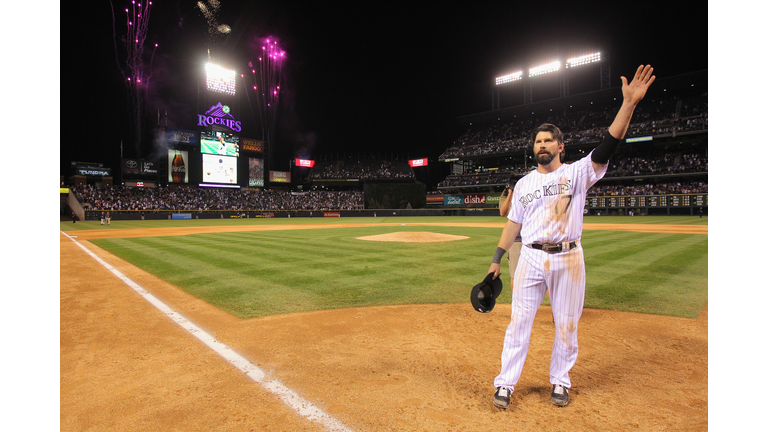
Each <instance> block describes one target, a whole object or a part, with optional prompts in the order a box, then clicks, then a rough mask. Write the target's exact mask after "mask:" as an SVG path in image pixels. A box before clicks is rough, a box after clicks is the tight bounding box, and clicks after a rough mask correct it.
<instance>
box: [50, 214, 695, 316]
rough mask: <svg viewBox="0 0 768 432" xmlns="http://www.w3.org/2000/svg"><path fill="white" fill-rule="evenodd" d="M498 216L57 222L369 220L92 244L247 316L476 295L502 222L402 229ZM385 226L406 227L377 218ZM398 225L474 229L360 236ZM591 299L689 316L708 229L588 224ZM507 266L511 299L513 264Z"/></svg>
mask: <svg viewBox="0 0 768 432" xmlns="http://www.w3.org/2000/svg"><path fill="white" fill-rule="evenodd" d="M610 219H612V218H611V217H592V218H590V217H585V218H584V221H585V223H659V224H693V225H703V224H706V222H707V219H706V218H701V219H700V218H698V217H690V216H688V217H679V218H678V217H669V216H667V217H616V218H615V219H616V220H615V221H609V220H610ZM504 221H505V219H504V218H500V217H484V216H469V217H434V218H433V217H389V218H386V217H381V218H333V219H323V218H313V219H307V218H292V219H229V220H228V219H222V220H218V219H203V220H169V221H166V220H161V221H112V225H109V226H106V225H104V226H102V225H100V224H99V222H97V221H96V222H78V223H76V224H72V223H71V222H70V223H66V222H62V223H61V229H62V231H65V232H70V231H73V230H82V229H117V228H121V229H125V228H132V227H135V228H156V227H171V226H213V225H223V224H225V225H232V224H263V225H273V224H307V223H312V224H314V223H323V224H329V225H330V226H332V225H333V224H349V223H370V225H369V226H366V227H361V228H358V227H354V228H348V227H347V228H341V227H338V228H331V227H329V228H324V229H317V230H289V231H251V232H234V233H218V234H194V235H185V236H173V237H143V238H142V237H137V238H114V239H99V240H92V242H93V243H94V244H96V245H98V246H99V247H101V248H103V249H105V250H107V251H109V252H111V253H113V254H115V255H116V256H119V257H120V258H122V259H125V260H126V261H128V262H130V263H132V264H134V265H136V266H137V267H139V268H141V269H143V270H145V271H147V272H149V273H151V274H154V275H156V276H157V277H159V278H161V279H163V280H165V281H167V282H169V283H171V284H173V285H175V286H177V287H179V288H181V289H183V290H185V291H187V292H189V293H190V294H192V295H194V296H196V297H198V298H201V299H203V300H205V301H206V302H209V303H210V304H212V305H214V306H216V307H218V308H220V309H222V310H224V311H227V312H229V313H231V314H233V315H235V316H237V317H240V318H252V317H259V316H266V315H273V314H282V313H291V312H302V311H310V310H321V309H331V308H346V307H363V306H374V305H395V304H418V303H453V302H466V303H467V304H468V303H469V292H470V289H471V287H472V286H473V285H475V284H476V283H478V282H480V281H481V280H482V278H483V277H484V275H485V272H486V270H487V269H488V266H489V263H490V256H491V255H492V252H493V250H494V249H495V247H496V244H497V242H498V239H499V235H500V234H501V228H487V227H480V228H477V227H441V226H401V225H399V224H400V223H402V224H406V223H433V222H434V223H472V222H499V223H503V222H504ZM380 223H398V225H397V226H380V225H377V224H380ZM401 231H410V232H413V231H418V232H423V231H428V232H433V233H443V234H452V235H460V236H468V237H470V238H469V239H466V240H456V241H450V242H436V243H400V242H373V241H364V240H358V239H357V237H361V236H370V235H376V234H385V233H391V232H401ZM582 244H583V246H584V251H585V252H584V255H585V261H586V267H587V294H586V300H585V307H587V308H601V309H614V310H621V311H634V312H642V313H652V314H663V315H673V316H680V317H689V318H693V317H696V316H697V315H698V313H699V312H700V311H701V310H702V308H703V307H704V305H705V304H706V302H707V256H708V252H707V248H708V237H707V236H706V235H701V234H698V235H697V234H656V233H634V232H627V231H589V230H585V231H584V233H583V236H582ZM503 264H504V265H502V275H501V276H500V277H502V278H503V279H502V281H503V282H504V290H503V292H502V294H501V296H500V298H499V299H498V301H499V302H502V303H504V302H509V301H510V300H511V291H510V289H509V272H508V267H507V265H506V259H505V260H504V261H503Z"/></svg>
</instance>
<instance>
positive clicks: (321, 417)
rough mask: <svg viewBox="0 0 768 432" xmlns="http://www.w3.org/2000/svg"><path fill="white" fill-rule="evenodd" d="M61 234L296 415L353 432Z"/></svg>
mask: <svg viewBox="0 0 768 432" xmlns="http://www.w3.org/2000/svg"><path fill="white" fill-rule="evenodd" d="M61 233H62V234H64V235H65V236H67V237H68V238H69V239H71V240H72V241H73V242H75V244H76V245H78V246H80V248H82V249H83V250H84V251H85V252H86V253H88V255H90V256H92V257H93V258H94V259H95V260H96V261H98V262H99V264H101V265H103V266H104V267H106V268H107V270H109V271H111V272H112V273H113V274H114V275H115V276H117V277H118V278H119V279H120V280H122V281H123V282H125V283H126V285H128V286H129V287H131V288H133V289H134V291H136V292H137V293H139V294H140V295H141V296H142V297H144V299H146V300H147V301H148V302H150V303H151V304H152V305H154V306H155V307H156V308H158V309H160V311H161V312H163V313H164V314H165V315H167V316H168V317H169V318H171V319H172V320H173V321H174V322H176V324H178V325H180V326H181V327H182V328H183V329H184V330H186V331H188V332H189V333H191V334H192V335H193V336H194V337H196V338H198V339H200V340H201V341H202V342H203V343H204V344H205V345H207V346H208V347H209V348H211V349H212V350H213V351H215V352H216V353H217V354H219V355H220V356H222V357H224V359H226V360H227V361H228V362H229V363H231V364H232V365H233V366H235V367H236V368H238V369H239V370H240V371H242V372H243V373H245V374H246V375H248V377H250V378H251V379H252V380H254V381H255V382H257V383H259V384H261V386H262V387H263V388H264V389H266V390H267V391H269V392H270V393H272V394H274V395H275V396H277V397H278V398H280V400H282V401H283V402H284V403H285V404H286V405H288V406H289V407H290V408H291V409H293V410H294V411H296V412H297V413H299V415H301V416H303V417H305V418H307V419H308V420H309V421H313V422H318V423H320V424H322V425H323V426H324V427H325V428H326V429H328V430H330V431H334V432H336V431H339V432H352V430H351V429H349V428H348V427H346V426H344V425H343V424H342V423H341V422H339V421H338V420H336V419H335V418H333V417H331V416H330V415H329V414H327V413H326V412H324V411H323V410H321V409H320V408H318V407H317V406H315V405H314V404H312V403H311V402H309V401H307V400H306V399H304V398H302V397H301V396H299V395H298V394H297V393H296V392H295V391H293V390H291V389H289V388H288V387H286V386H285V385H284V384H283V383H281V382H280V381H278V380H270V381H265V380H264V378H265V376H266V375H265V374H264V371H262V370H261V369H259V367H258V366H256V365H254V364H253V363H251V362H250V361H248V359H246V358H245V357H243V356H241V355H240V354H238V353H236V352H235V351H234V350H232V348H230V347H228V346H227V345H225V344H223V343H221V342H219V341H217V340H216V339H215V338H214V337H213V336H211V335H210V334H208V333H206V332H205V331H204V330H202V329H201V328H200V327H198V326H196V325H195V324H193V323H192V322H190V321H189V320H187V319H186V318H184V317H183V316H182V315H181V314H179V313H178V312H176V311H174V310H173V309H171V308H170V307H168V305H166V304H165V303H163V302H161V301H160V300H158V299H157V297H155V296H153V295H152V294H150V293H149V292H148V291H147V290H145V289H144V288H142V287H141V286H140V285H139V284H137V283H136V282H134V281H132V280H130V279H129V278H128V277H126V276H125V275H124V274H122V273H121V272H120V271H119V270H117V269H116V268H114V267H112V266H111V265H109V263H107V262H106V261H104V260H103V259H101V258H100V257H99V256H98V255H96V254H95V253H93V252H91V251H90V250H89V249H88V248H86V247H85V246H83V245H82V244H80V242H78V241H77V240H75V239H74V238H73V237H72V236H69V235H67V233H65V232H63V231H62V232H61Z"/></svg>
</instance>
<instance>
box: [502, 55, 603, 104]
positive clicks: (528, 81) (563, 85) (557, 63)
mask: <svg viewBox="0 0 768 432" xmlns="http://www.w3.org/2000/svg"><path fill="white" fill-rule="evenodd" d="M604 60H605V58H604V57H603V56H602V55H601V53H600V52H599V51H596V52H593V53H589V54H584V55H580V56H577V57H572V58H569V59H567V60H566V61H565V62H563V61H562V60H559V59H558V60H554V61H551V62H549V63H546V64H542V65H539V66H535V67H531V68H529V69H528V72H527V74H525V73H523V71H517V72H514V73H510V74H507V75H502V76H498V77H496V80H495V83H494V84H495V85H494V89H493V91H492V92H491V93H492V97H491V110H492V111H496V110H499V109H500V108H501V96H500V94H499V86H503V85H509V84H511V83H515V82H516V81H522V85H523V104H524V105H527V104H530V103H532V102H533V82H534V78H535V77H537V76H540V75H545V74H551V73H557V74H558V76H559V85H560V97H565V96H569V94H570V85H569V82H568V71H569V70H570V69H573V68H575V67H579V66H584V65H588V64H592V63H600V64H601V68H600V88H601V90H605V89H607V88H610V66H608V65H607V64H606V63H607V62H605V61H604ZM563 65H565V66H563Z"/></svg>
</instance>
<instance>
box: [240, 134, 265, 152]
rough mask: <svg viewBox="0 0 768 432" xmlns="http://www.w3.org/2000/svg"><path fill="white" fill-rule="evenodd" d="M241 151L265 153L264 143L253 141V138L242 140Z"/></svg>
mask: <svg viewBox="0 0 768 432" xmlns="http://www.w3.org/2000/svg"><path fill="white" fill-rule="evenodd" d="M240 150H242V151H247V152H255V153H264V141H261V140H256V139H251V138H241V139H240Z"/></svg>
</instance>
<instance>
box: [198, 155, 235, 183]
mask: <svg viewBox="0 0 768 432" xmlns="http://www.w3.org/2000/svg"><path fill="white" fill-rule="evenodd" d="M203 183H227V184H237V158H235V157H232V156H219V155H211V154H204V155H203Z"/></svg>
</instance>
